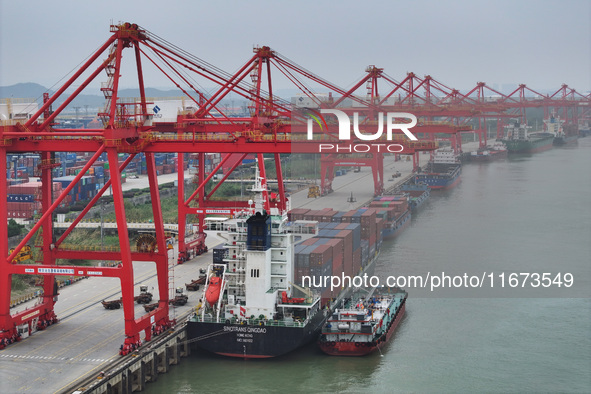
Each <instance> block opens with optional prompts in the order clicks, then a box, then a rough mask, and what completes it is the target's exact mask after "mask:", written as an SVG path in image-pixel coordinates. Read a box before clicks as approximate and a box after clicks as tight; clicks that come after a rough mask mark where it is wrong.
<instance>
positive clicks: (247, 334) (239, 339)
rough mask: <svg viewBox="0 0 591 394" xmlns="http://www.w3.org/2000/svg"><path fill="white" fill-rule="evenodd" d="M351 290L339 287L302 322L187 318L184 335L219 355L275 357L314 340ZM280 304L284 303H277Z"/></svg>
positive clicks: (372, 264) (371, 267)
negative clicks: (325, 302)
mask: <svg viewBox="0 0 591 394" xmlns="http://www.w3.org/2000/svg"><path fill="white" fill-rule="evenodd" d="M378 256H379V250H378V252H377V253H376V254H375V256H374V257H373V258H372V259H371V260H370V261H369V263H368V264H367V266H366V267H365V268H364V269H363V271H362V272H361V274H360V275H363V274H367V275H369V276H371V275H373V274H374V270H375V263H376V261H377V258H378ZM351 291H352V289H351V288H344V289H343V290H341V291H340V292H339V294H338V295H336V296H335V299H336V300H335V301H334V302H333V303H332V304H330V305H328V304H327V305H326V306H327V308H325V309H318V310H317V311H316V313H314V314H313V316H311V317H310V318H309V319H307V320H306V322H305V323H299V322H293V323H292V324H291V325H290V324H286V323H280V324H276V323H275V322H273V321H270V322H269V321H268V322H266V323H265V322H263V323H261V322H260V321H256V320H255V321H253V323H252V324H251V323H246V324H242V323H245V322H247V321H248V320H243V321H242V322H236V323H233V322H231V321H230V320H226V322H219V323H218V322H213V321H207V320H203V321H199V320H197V321H194V320H189V321H188V322H187V336H188V339H189V340H190V341H192V342H194V343H195V346H197V347H198V348H201V349H203V350H206V351H208V352H211V353H215V354H218V355H220V356H226V357H236V358H243V359H254V358H272V357H279V356H282V355H285V354H288V353H290V352H292V351H294V350H297V349H299V348H300V347H302V346H305V345H307V344H308V343H311V342H313V341H315V340H317V339H318V336H319V335H320V332H321V330H322V326H323V325H324V324H325V323H326V320H327V319H328V316H329V313H330V311H331V310H333V309H334V307H335V306H336V305H337V304H338V303H339V302H340V301H341V300H342V299H344V298H346V297H348V296H349V294H350V292H351ZM283 306H286V305H278V307H283Z"/></svg>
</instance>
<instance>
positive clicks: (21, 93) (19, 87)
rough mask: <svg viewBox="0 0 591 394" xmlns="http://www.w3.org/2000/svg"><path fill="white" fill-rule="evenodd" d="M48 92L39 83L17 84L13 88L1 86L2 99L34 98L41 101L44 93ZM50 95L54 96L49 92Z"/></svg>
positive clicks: (0, 95)
mask: <svg viewBox="0 0 591 394" xmlns="http://www.w3.org/2000/svg"><path fill="white" fill-rule="evenodd" d="M46 91H47V88H46V87H45V86H42V85H39V84H38V83H33V82H26V83H17V84H16V85H11V86H0V98H34V99H40V100H41V99H42V97H43V93H45V92H46ZM49 94H50V95H51V94H53V91H49Z"/></svg>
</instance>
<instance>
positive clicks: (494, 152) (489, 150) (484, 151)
mask: <svg viewBox="0 0 591 394" xmlns="http://www.w3.org/2000/svg"><path fill="white" fill-rule="evenodd" d="M507 153H508V150H507V147H506V146H505V144H504V143H502V142H501V141H496V142H495V143H494V144H493V145H489V146H486V147H483V148H480V149H478V150H476V151H474V152H471V153H470V161H475V162H487V161H491V160H496V159H504V158H505V157H507Z"/></svg>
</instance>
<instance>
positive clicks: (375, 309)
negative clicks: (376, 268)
mask: <svg viewBox="0 0 591 394" xmlns="http://www.w3.org/2000/svg"><path fill="white" fill-rule="evenodd" d="M360 290H361V289H360ZM375 290H376V289H375V288H374V289H371V290H370V291H369V292H368V294H367V295H365V296H364V295H361V294H359V293H360V292H356V293H355V294H354V295H353V296H352V297H351V298H349V299H348V300H346V301H343V306H342V307H341V308H337V309H335V310H334V312H333V313H332V315H331V316H330V317H329V319H328V320H327V322H326V323H325V324H324V326H323V327H322V333H321V335H320V337H319V339H318V346H319V347H320V349H321V350H322V351H323V352H324V353H326V354H329V355H331V356H365V355H367V354H370V353H372V352H374V351H376V350H379V349H381V348H382V347H384V346H385V345H386V344H387V343H388V341H389V340H390V339H391V337H392V335H393V333H394V331H395V330H396V327H397V326H398V324H399V323H400V321H401V320H402V317H403V316H404V311H405V305H406V299H407V296H408V295H407V293H406V292H405V291H404V290H400V289H394V290H393V291H391V292H390V291H386V290H385V289H383V288H382V289H380V291H379V292H376V293H378V294H375V295H374V291H375Z"/></svg>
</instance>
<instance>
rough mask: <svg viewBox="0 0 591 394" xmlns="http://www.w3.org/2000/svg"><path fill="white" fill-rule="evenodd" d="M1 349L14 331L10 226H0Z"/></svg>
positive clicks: (1, 167)
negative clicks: (11, 301)
mask: <svg viewBox="0 0 591 394" xmlns="http://www.w3.org/2000/svg"><path fill="white" fill-rule="evenodd" d="M0 174H2V175H6V148H5V147H4V146H0ZM7 189H8V188H7V186H6V182H5V181H4V180H3V181H2V182H0V196H6V195H7V192H8V190H7ZM7 209H8V204H7V200H6V197H2V198H0V223H6V222H7V220H8V211H7ZM0 256H2V258H0V341H2V342H0V349H2V348H3V347H4V344H3V342H4V341H5V340H6V339H7V338H10V336H11V335H12V334H13V333H14V332H13V330H14V327H13V323H12V318H11V317H10V290H11V286H12V274H11V273H10V272H11V271H10V263H9V262H8V261H7V260H6V258H4V256H8V227H7V226H4V225H2V226H0Z"/></svg>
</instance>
